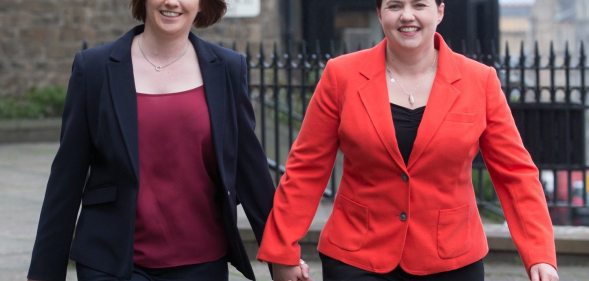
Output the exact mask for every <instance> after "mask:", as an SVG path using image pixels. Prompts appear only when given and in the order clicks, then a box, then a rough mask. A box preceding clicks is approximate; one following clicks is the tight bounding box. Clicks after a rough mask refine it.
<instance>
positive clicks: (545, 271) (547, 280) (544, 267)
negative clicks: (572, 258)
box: [530, 263, 558, 281]
mask: <svg viewBox="0 0 589 281" xmlns="http://www.w3.org/2000/svg"><path fill="white" fill-rule="evenodd" d="M530 280H531V281H558V273H557V272H556V269H554V267H552V265H549V264H547V263H538V264H535V265H532V268H530Z"/></svg>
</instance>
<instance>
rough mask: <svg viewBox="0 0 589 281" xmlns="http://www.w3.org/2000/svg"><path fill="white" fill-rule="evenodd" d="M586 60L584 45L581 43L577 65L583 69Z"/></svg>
mask: <svg viewBox="0 0 589 281" xmlns="http://www.w3.org/2000/svg"><path fill="white" fill-rule="evenodd" d="M586 59H587V58H586V57H585V43H584V42H583V41H581V50H580V51H579V65H580V66H581V68H583V67H585V60H586Z"/></svg>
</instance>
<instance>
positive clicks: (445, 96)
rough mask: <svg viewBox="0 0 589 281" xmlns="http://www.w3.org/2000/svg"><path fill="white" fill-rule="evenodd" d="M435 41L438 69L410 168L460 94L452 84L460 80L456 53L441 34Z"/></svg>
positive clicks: (408, 166) (410, 161) (415, 143)
mask: <svg viewBox="0 0 589 281" xmlns="http://www.w3.org/2000/svg"><path fill="white" fill-rule="evenodd" d="M435 41H436V42H435V44H436V46H437V47H438V50H439V51H438V70H437V73H436V77H435V79H434V84H433V86H432V90H431V93H430V96H429V99H428V101H427V105H426V109H425V112H424V114H423V119H422V120H421V124H420V125H419V129H418V130H417V136H416V138H415V142H414V143H413V149H412V151H411V155H410V156H409V163H408V165H407V168H408V169H410V168H411V167H412V166H413V165H414V164H415V162H416V161H417V160H418V159H419V157H420V156H421V155H422V154H423V153H424V151H425V150H426V148H427V145H428V144H429V142H430V141H431V139H432V138H433V137H434V135H435V134H436V132H437V130H438V128H439V127H440V125H441V124H442V122H443V121H444V117H445V116H446V114H447V113H448V111H450V108H451V107H452V105H453V104H454V101H455V100H456V98H457V97H458V95H459V94H460V90H459V89H458V88H456V87H454V85H452V84H453V83H454V82H456V81H458V80H460V72H459V70H458V68H457V67H456V62H455V61H454V59H453V56H454V53H453V52H452V51H451V50H450V48H449V47H448V46H447V45H446V43H445V42H444V40H443V39H442V37H441V36H440V35H439V34H436V36H435Z"/></svg>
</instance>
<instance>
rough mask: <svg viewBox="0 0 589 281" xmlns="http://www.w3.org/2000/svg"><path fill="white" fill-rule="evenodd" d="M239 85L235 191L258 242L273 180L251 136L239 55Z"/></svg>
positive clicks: (251, 119) (251, 121) (252, 129)
mask: <svg viewBox="0 0 589 281" xmlns="http://www.w3.org/2000/svg"><path fill="white" fill-rule="evenodd" d="M240 58H241V60H240V77H239V79H240V80H239V81H240V87H239V89H238V97H237V104H238V108H237V125H238V127H237V129H238V132H239V136H238V155H237V172H236V184H235V186H236V192H237V197H238V198H239V200H240V201H241V205H242V206H243V209H244V211H245V213H246V216H247V218H248V220H249V223H250V225H251V227H252V229H253V231H254V234H255V236H256V240H257V241H258V243H260V241H261V239H262V233H263V231H264V225H265V224H266V219H267V218H268V214H269V213H270V209H271V208H272V198H273V196H274V183H273V182H272V178H271V177H270V173H269V171H268V162H267V159H266V156H265V154H264V151H263V149H262V146H261V145H260V142H259V141H258V138H257V137H256V135H255V116H254V111H253V108H252V104H251V103H250V100H249V98H248V96H249V94H248V86H247V81H246V79H247V68H246V64H245V58H244V57H243V56H241V57H240Z"/></svg>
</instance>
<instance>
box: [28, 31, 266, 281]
mask: <svg viewBox="0 0 589 281" xmlns="http://www.w3.org/2000/svg"><path fill="white" fill-rule="evenodd" d="M143 28H144V27H143V26H142V25H140V26H137V27H135V28H133V29H132V30H131V31H129V32H127V33H126V34H125V35H124V36H123V37H121V38H120V39H118V40H116V41H114V42H112V43H110V44H107V45H104V46H100V47H97V48H91V49H88V50H84V51H82V52H80V53H78V54H76V56H75V59H74V63H73V66H72V74H71V78H70V82H69V86H68V93H67V98H66V105H65V109H64V114H63V121H62V122H63V123H62V129H61V138H60V147H59V150H58V151H57V154H56V156H55V159H54V161H53V164H52V166H51V173H50V176H49V181H48V183H47V190H46V193H45V199H44V202H43V207H42V210H41V216H40V219H39V226H38V230H37V238H36V241H35V246H34V248H33V254H32V260H31V265H30V268H29V274H28V277H29V279H35V280H43V281H62V280H65V275H66V268H67V263H68V257H69V258H71V259H72V260H74V261H76V262H80V263H82V264H84V265H86V266H89V267H91V268H94V269H97V270H100V271H103V272H106V273H110V274H113V275H115V276H118V277H124V278H129V277H130V276H131V273H132V269H133V235H134V227H135V210H136V205H137V193H138V189H139V185H138V182H139V170H138V158H139V155H138V148H137V100H136V90H135V84H134V80H133V69H132V64H131V43H132V40H133V37H134V36H136V35H138V34H140V33H141V32H143ZM189 38H190V41H191V42H192V45H193V46H194V48H195V50H196V54H197V56H198V59H199V63H200V68H201V71H202V76H203V80H204V86H205V92H206V101H207V104H208V108H209V114H210V122H211V130H212V139H213V143H214V149H215V155H216V157H217V163H218V170H219V176H220V180H219V181H218V183H217V190H218V192H220V193H221V192H222V194H223V195H222V197H223V198H224V199H223V200H221V201H222V203H221V205H222V206H221V208H220V209H221V212H222V213H223V214H222V217H223V219H224V221H223V223H224V226H225V230H226V232H227V238H228V245H229V247H228V249H229V250H228V251H229V252H228V258H229V260H230V262H231V263H232V264H233V265H234V266H235V267H236V268H237V269H238V270H239V271H241V272H242V273H243V274H244V276H245V277H247V278H249V279H252V280H254V273H253V270H252V267H251V265H250V263H249V259H248V256H247V254H246V251H245V249H244V246H243V243H242V241H241V238H240V236H239V232H238V229H237V212H236V205H237V202H238V201H239V202H241V204H242V206H243V208H244V210H245V212H246V214H247V217H248V219H249V222H250V224H251V226H252V228H253V231H254V233H255V236H256V239H257V240H258V242H259V241H260V239H261V237H262V232H263V230H264V225H265V222H266V218H267V216H268V213H269V212H270V209H271V208H272V198H273V196H274V185H273V183H272V180H271V178H270V174H269V172H268V165H267V160H266V157H265V155H264V152H263V150H262V147H261V146H260V143H259V141H258V139H257V138H256V136H255V134H254V127H255V121H254V113H253V109H252V106H251V103H250V101H249V99H248V88H247V82H246V71H247V68H246V64H245V59H244V57H243V56H241V55H239V54H237V53H236V52H234V51H231V50H228V49H225V48H222V47H219V46H216V45H213V44H211V43H208V42H205V41H203V40H201V39H199V38H198V37H196V36H195V35H194V34H192V33H191V34H190V35H189ZM238 198H239V199H238ZM80 203H81V205H82V207H81V210H80V214H79V217H78V210H79V209H80ZM74 232H75V233H74Z"/></svg>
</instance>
